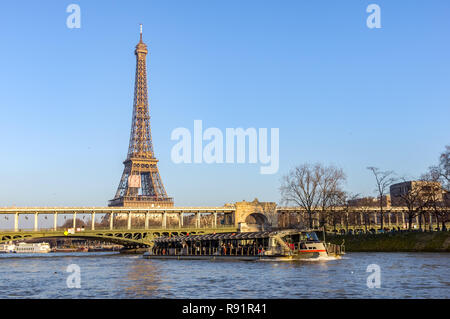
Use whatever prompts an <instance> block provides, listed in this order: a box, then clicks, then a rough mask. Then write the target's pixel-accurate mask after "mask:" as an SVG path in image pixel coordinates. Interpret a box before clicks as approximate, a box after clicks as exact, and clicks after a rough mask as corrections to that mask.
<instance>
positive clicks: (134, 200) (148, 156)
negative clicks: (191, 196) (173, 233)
mask: <svg viewBox="0 0 450 319" xmlns="http://www.w3.org/2000/svg"><path fill="white" fill-rule="evenodd" d="M140 28H141V32H140V41H139V43H138V44H137V45H136V49H135V51H134V54H135V55H136V79H135V86H134V103H133V118H132V123H131V134H130V145H129V147H128V156H127V159H126V160H125V161H124V162H123V164H124V165H125V168H124V170H123V174H122V178H121V179H120V182H119V187H118V188H117V192H116V196H115V197H114V199H112V200H110V201H109V206H124V207H172V206H173V199H172V198H170V197H168V196H167V193H166V190H165V189H164V185H163V183H162V181H161V176H160V175H159V171H158V167H157V165H156V164H157V163H158V160H157V159H156V158H155V154H154V152H153V145H152V137H151V136H152V135H151V132H150V115H149V109H148V96H147V71H146V63H145V60H146V56H147V53H148V51H147V45H146V44H145V43H144V42H142V24H141V26H140Z"/></svg>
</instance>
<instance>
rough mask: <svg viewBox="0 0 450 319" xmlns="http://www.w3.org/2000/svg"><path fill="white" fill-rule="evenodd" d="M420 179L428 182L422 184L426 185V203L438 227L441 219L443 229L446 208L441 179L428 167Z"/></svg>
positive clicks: (445, 219)
mask: <svg viewBox="0 0 450 319" xmlns="http://www.w3.org/2000/svg"><path fill="white" fill-rule="evenodd" d="M421 180H422V181H425V182H429V183H427V184H426V185H425V186H424V187H427V189H426V190H425V192H424V195H425V196H426V197H427V198H426V204H427V206H428V207H429V208H431V209H432V212H433V215H434V217H435V218H436V223H437V226H438V228H439V220H441V222H442V229H443V230H445V229H446V228H445V222H446V221H447V219H448V210H447V203H445V198H444V193H445V190H444V189H443V188H442V185H441V179H440V178H439V176H438V175H436V174H434V172H433V168H432V167H430V169H429V171H428V172H427V173H425V174H423V175H422V176H421Z"/></svg>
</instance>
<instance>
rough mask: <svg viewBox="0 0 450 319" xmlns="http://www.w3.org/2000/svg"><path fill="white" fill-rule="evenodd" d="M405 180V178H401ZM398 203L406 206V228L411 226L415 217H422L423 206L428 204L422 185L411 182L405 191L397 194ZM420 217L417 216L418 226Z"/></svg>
mask: <svg viewBox="0 0 450 319" xmlns="http://www.w3.org/2000/svg"><path fill="white" fill-rule="evenodd" d="M402 180H403V181H404V182H406V179H405V178H402ZM398 197H399V202H400V204H402V205H404V206H406V208H407V212H406V214H407V217H408V229H409V230H411V228H412V221H413V219H414V218H416V217H422V214H423V208H424V207H426V206H427V205H428V201H429V199H428V197H427V196H425V195H424V185H423V184H422V183H420V184H418V185H414V184H413V183H412V182H411V183H410V184H409V186H408V189H407V191H406V192H402V193H400V194H399V195H398ZM421 220H422V218H419V223H420V228H422V224H421Z"/></svg>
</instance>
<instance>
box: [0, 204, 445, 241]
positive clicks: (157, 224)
mask: <svg viewBox="0 0 450 319" xmlns="http://www.w3.org/2000/svg"><path fill="white" fill-rule="evenodd" d="M383 211H384V216H383V218H384V222H383V223H384V227H386V228H388V229H393V228H400V229H405V228H406V225H407V224H408V220H407V219H408V218H407V216H408V210H407V208H406V207H384V208H383ZM448 211H449V208H442V212H445V214H446V215H445V216H446V217H442V218H441V225H442V223H447V218H448ZM435 213H436V211H434V210H433V209H430V208H424V209H423V212H422V214H420V215H419V214H418V215H416V216H414V219H413V225H414V226H415V228H417V225H423V226H424V227H425V225H428V228H430V229H436V228H437V227H439V220H437V217H436V214H435ZM321 214H324V215H325V222H326V227H327V229H328V230H333V231H336V232H340V233H342V232H348V231H349V230H363V231H364V230H370V229H374V230H377V229H380V228H381V214H380V208H379V207H335V208H328V209H327V210H325V211H323V210H322V209H320V208H317V209H314V214H313V227H314V228H317V229H318V228H319V226H320V220H321V218H322V216H321ZM442 216H444V215H442ZM67 217H69V218H71V220H70V219H67ZM86 217H87V218H86ZM97 217H100V221H98V218H97ZM308 218H309V216H308V213H307V211H306V210H305V209H304V208H302V207H280V206H277V205H276V203H271V202H259V201H258V200H257V199H255V200H254V201H252V202H246V201H242V202H236V203H234V204H226V205H225V206H222V207H170V208H129V207H21V208H19V207H4V208H0V243H4V242H8V241H19V240H28V239H36V238H52V237H67V238H86V239H97V240H100V241H107V242H112V243H117V244H121V245H123V246H125V247H130V248H131V247H148V246H151V245H152V241H153V239H154V238H156V237H158V236H163V235H165V236H169V235H172V234H173V235H188V234H208V233H219V232H236V231H254V230H260V229H261V228H264V227H266V226H268V227H277V228H289V227H300V226H301V225H307V221H308ZM83 220H85V221H86V222H83V223H82V224H83V225H80V224H81V222H80V221H83ZM64 221H65V222H64ZM8 224H9V228H8ZM23 224H28V227H24V225H23ZM49 224H50V225H49ZM30 226H31V227H30ZM447 227H448V226H447Z"/></svg>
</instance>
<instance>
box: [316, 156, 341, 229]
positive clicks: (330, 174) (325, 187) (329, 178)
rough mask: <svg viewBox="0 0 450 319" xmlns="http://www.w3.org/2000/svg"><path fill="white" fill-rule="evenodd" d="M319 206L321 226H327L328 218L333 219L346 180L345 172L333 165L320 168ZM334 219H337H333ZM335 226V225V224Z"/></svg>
mask: <svg viewBox="0 0 450 319" xmlns="http://www.w3.org/2000/svg"><path fill="white" fill-rule="evenodd" d="M318 173H319V204H320V208H321V215H322V216H321V224H322V226H323V227H325V226H326V220H327V218H328V217H333V215H334V211H333V209H332V208H333V207H335V206H337V204H338V198H339V196H340V194H341V193H342V192H343V190H342V183H343V182H344V181H345V180H346V177H345V174H344V171H343V170H342V169H341V168H338V167H335V166H333V165H330V166H327V167H324V166H321V167H320V168H319V171H318ZM333 219H335V218H334V217H333ZM334 225H335V224H334Z"/></svg>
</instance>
